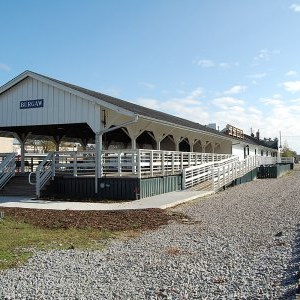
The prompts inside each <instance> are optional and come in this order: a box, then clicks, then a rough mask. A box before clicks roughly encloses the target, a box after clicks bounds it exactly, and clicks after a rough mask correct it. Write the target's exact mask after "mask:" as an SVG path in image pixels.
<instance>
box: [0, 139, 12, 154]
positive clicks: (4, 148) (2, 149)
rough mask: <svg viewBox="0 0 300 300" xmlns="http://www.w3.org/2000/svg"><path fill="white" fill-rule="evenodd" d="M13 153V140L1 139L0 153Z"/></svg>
mask: <svg viewBox="0 0 300 300" xmlns="http://www.w3.org/2000/svg"><path fill="white" fill-rule="evenodd" d="M11 152H13V139H11V138H4V137H0V153H11Z"/></svg>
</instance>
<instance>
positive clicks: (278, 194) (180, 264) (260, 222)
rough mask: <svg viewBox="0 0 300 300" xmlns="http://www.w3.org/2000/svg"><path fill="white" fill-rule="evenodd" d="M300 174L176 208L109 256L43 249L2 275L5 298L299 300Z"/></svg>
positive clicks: (115, 246)
mask: <svg viewBox="0 0 300 300" xmlns="http://www.w3.org/2000/svg"><path fill="white" fill-rule="evenodd" d="M299 198H300V172H299V171H298V170H296V171H294V172H293V173H292V174H291V175H288V176H285V177H283V178H279V179H263V180H257V181H255V182H251V183H247V184H243V185H240V186H236V187H234V188H230V189H228V190H226V191H223V192H220V193H218V194H216V195H213V196H210V197H207V198H204V199H201V200H199V201H194V202H193V203H189V204H186V205H183V206H180V207H178V208H176V211H177V212H183V213H185V214H187V215H188V216H189V217H190V218H191V219H192V221H191V222H187V223H175V222H174V223H172V224H169V225H167V226H165V227H163V228H160V229H159V230H156V231H151V232H146V233H144V234H142V235H141V236H139V237H137V238H134V239H131V240H129V241H115V242H113V243H112V244H111V246H109V247H108V248H107V250H105V251H102V252H100V251H77V250H66V251H48V252H38V253H37V254H36V255H35V256H34V257H33V258H32V259H31V260H30V261H29V263H28V264H27V265H26V266H24V267H21V268H18V269H11V270H7V271H4V272H2V273H0V299H293V298H294V295H295V293H296V287H297V283H296V282H297V276H298V275H297V267H298V265H299V262H300V254H299V253H300V200H299Z"/></svg>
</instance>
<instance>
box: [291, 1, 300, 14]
mask: <svg viewBox="0 0 300 300" xmlns="http://www.w3.org/2000/svg"><path fill="white" fill-rule="evenodd" d="M290 9H291V10H293V11H294V12H300V4H296V3H293V4H292V5H291V6H290Z"/></svg>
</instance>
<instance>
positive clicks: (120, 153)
mask: <svg viewBox="0 0 300 300" xmlns="http://www.w3.org/2000/svg"><path fill="white" fill-rule="evenodd" d="M231 156H232V155H231V154H213V153H198V152H178V151H162V150H143V149H140V150H116V151H109V150H105V151H103V154H102V159H101V162H102V168H103V174H104V175H109V174H116V175H118V176H124V175H134V176H137V177H139V178H141V177H153V176H165V175H172V174H178V173H181V172H182V170H183V169H184V168H187V167H191V166H197V165H200V164H204V163H208V162H217V161H221V160H224V159H226V158H230V157H231Z"/></svg>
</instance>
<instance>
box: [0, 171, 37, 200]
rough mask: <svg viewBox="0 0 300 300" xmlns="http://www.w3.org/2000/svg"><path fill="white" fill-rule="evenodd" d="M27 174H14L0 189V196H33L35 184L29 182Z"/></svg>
mask: <svg viewBox="0 0 300 300" xmlns="http://www.w3.org/2000/svg"><path fill="white" fill-rule="evenodd" d="M28 175H29V174H27V173H25V174H18V173H17V174H16V175H15V176H14V177H12V178H11V179H10V181H9V182H8V183H7V184H6V185H5V186H4V188H3V189H2V190H0V195H1V196H34V195H35V186H34V185H31V184H29V182H28Z"/></svg>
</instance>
